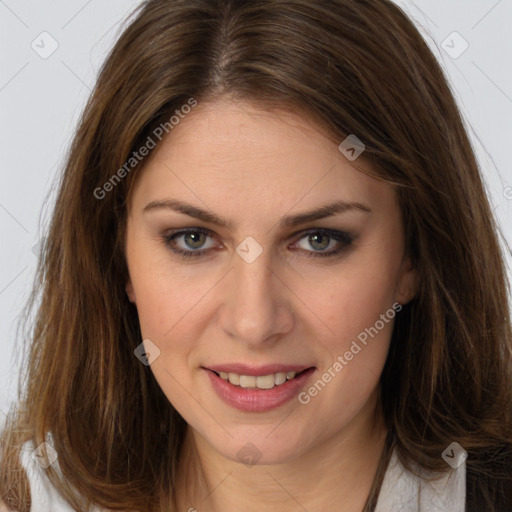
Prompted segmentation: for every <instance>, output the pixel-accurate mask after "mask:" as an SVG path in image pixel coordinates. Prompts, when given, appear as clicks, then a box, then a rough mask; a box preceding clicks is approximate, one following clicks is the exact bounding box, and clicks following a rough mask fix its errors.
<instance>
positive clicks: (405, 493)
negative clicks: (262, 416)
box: [20, 437, 466, 512]
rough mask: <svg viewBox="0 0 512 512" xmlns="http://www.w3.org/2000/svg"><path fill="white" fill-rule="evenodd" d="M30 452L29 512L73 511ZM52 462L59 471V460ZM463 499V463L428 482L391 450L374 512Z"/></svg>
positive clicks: (446, 510)
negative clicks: (407, 467)
mask: <svg viewBox="0 0 512 512" xmlns="http://www.w3.org/2000/svg"><path fill="white" fill-rule="evenodd" d="M49 442H51V437H50V438H49ZM33 451H34V445H33V443H32V442H31V441H28V442H26V443H25V444H24V445H23V447H22V452H21V457H20V458H21V464H22V465H23V467H24V468H25V470H26V472H27V476H28V478H29V481H30V489H31V492H32V507H31V508H30V512H50V511H51V512H74V511H73V509H72V508H71V507H70V506H69V505H68V504H67V503H66V502H65V501H64V500H63V499H62V498H61V497H60V496H59V494H58V493H57V491H56V489H55V488H54V487H53V486H52V485H51V484H50V481H49V480H48V478H47V477H46V475H45V469H44V468H43V467H41V466H40V465H39V464H38V463H37V462H36V459H35V458H34V457H33V455H32V453H33ZM53 464H54V467H55V468H56V469H57V470H58V459H57V460H56V461H55V462H54V463H53ZM465 501H466V464H465V462H464V463H462V464H461V465H460V466H459V467H458V468H457V469H453V470H450V471H449V472H448V473H446V474H445V475H443V476H442V477H441V478H440V479H439V480H437V481H435V482H429V481H427V480H426V479H424V478H421V477H418V476H416V475H415V474H413V473H411V472H410V471H407V470H406V469H405V468H404V467H403V466H402V464H401V463H400V461H399V460H398V457H397V456H396V453H395V452H393V453H392V455H391V459H390V461H389V465H388V468H387V470H386V474H385V475H384V480H383V482H382V487H381V490H380V493H379V499H378V502H377V507H376V509H375V512H464V509H465ZM91 512H100V509H98V508H96V507H95V508H93V509H92V511H91Z"/></svg>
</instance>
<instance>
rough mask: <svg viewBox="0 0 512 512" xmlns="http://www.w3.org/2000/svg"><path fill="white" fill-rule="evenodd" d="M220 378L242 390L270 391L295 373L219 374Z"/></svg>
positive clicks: (291, 377) (295, 373)
mask: <svg viewBox="0 0 512 512" xmlns="http://www.w3.org/2000/svg"><path fill="white" fill-rule="evenodd" d="M219 375H220V378H221V379H223V380H227V381H229V382H230V383H231V384H233V385H235V386H240V387H242V388H258V389H272V388H273V387H274V386H280V385H281V384H284V383H285V382H286V381H288V380H291V379H293V378H294V377H295V376H296V375H297V372H288V373H286V372H278V373H271V374H269V375H258V376H255V375H238V374H237V373H227V372H219Z"/></svg>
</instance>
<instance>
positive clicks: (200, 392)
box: [126, 101, 414, 464]
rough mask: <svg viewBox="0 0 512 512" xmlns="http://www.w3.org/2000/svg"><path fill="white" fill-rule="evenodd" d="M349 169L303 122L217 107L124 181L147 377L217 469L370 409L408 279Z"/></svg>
mask: <svg viewBox="0 0 512 512" xmlns="http://www.w3.org/2000/svg"><path fill="white" fill-rule="evenodd" d="M356 135H357V134H356ZM341 142H342V141H341V140H340V141H339V143H341ZM348 154H349V155H351V153H348ZM363 157H364V153H363ZM352 165H357V166H358V167H361V168H362V169H368V170H371V169H370V167H369V166H368V164H367V163H365V162H363V160H362V157H361V158H359V159H358V160H356V161H352V160H349V159H348V158H347V157H346V156H345V155H344V154H342V152H341V151H340V150H339V149H338V145H337V144H334V143H333V142H331V141H330V140H328V139H327V138H326V137H325V136H324V135H322V133H321V131H320V130H319V129H318V127H317V126H316V125H314V124H313V123H312V122H310V121H308V119H306V118H304V117H300V116H295V115H292V114H285V113H270V112H268V111H263V110H256V109H255V108H254V107H253V106H251V105H249V104H247V103H242V104H240V103H238V104H236V103H233V102H228V101H218V102H215V103H205V104H199V105H198V106H197V107H196V108H195V109H194V110H193V111H192V112H191V113H190V114H189V115H188V116H186V117H185V118H184V119H182V120H181V121H180V123H179V124H178V125H177V126H175V127H174V129H173V130H172V132H170V134H169V135H168V136H167V138H166V139H164V141H163V143H162V145H161V146H160V147H159V148H157V149H155V150H154V154H152V155H151V158H150V159H149V161H148V163H147V165H146V166H145V168H144V170H143V172H142V173H141V175H140V176H138V178H137V180H136V182H135V184H134V187H133V190H132V195H131V197H130V207H129V216H128V224H127V237H126V256H127V262H128V268H129V274H130V279H129V281H128V283H127V285H126V290H127V293H128V295H129V297H130V300H132V301H133V302H134V303H135V304H136V307H137V311H138V315H139V319H140V325H141V331H142V338H143V339H144V340H145V342H144V347H145V349H146V350H147V352H148V359H149V361H150V362H151V364H150V368H151V371H152V372H153V374H154V376H155V378H156V379H157V381H158V383H159V385H160V386H161V388H162V390H163V392H164V393H165V395H166V396H167V398H168V399H169V401H170V402H171V403H172V404H173V406H174V407H175V408H176V409H177V410H178V412H179V413H180V414H181V415H182V416H183V418H184V419H185V420H186V421H187V423H188V424H189V425H190V426H191V427H192V429H193V432H194V435H196V436H197V435H199V437H198V439H201V440H202V442H204V443H207V444H208V445H209V446H210V447H211V448H213V449H215V450H216V451H217V452H218V453H220V454H222V455H224V456H225V457H227V458H229V459H232V460H234V461H236V460H243V461H246V460H249V459H251V458H252V459H253V461H254V462H256V460H257V459H259V463H261V464H264V463H268V464H272V463H279V462H285V461H289V460H291V459H293V458H294V457H296V456H298V455H301V454H305V453H306V452H308V451H310V450H313V449H314V448H315V447H317V446H320V444H322V443H324V442H325V441H327V440H328V439H330V438H332V437H333V436H336V435H342V434H343V433H349V432H350V431H351V430H354V429H356V428H357V429H361V428H362V427H363V426H364V425H365V423H366V422H367V421H369V417H370V415H371V413H372V412H373V411H374V410H375V406H376V397H377V385H378V380H379V376H380V374H381V371H382V368H383V365H384V363H385V360H386V355H387V353H388V348H389V341H390V337H391V332H392V327H393V318H394V316H395V310H396V309H397V303H401V304H404V303H406V302H407V301H409V300H410V299H411V298H412V295H413V293H414V271H413V270H412V269H411V268H410V266H409V264H408V261H407V260H406V259H405V258H404V237H403V225H402V222H401V215H400V210H399V207H398V202H397V197H396V195H395V191H394V190H393V189H392V188H391V187H390V186H389V185H387V184H385V183H383V182H381V181H378V180H376V179H374V178H371V177H369V176H367V175H365V174H363V173H362V172H359V171H357V170H355V169H354V167H353V166H352ZM332 205H336V206H335V207H332V208H331V206H332ZM326 207H327V208H326ZM174 250H176V251H183V254H181V253H177V252H174ZM393 305H395V306H393ZM398 309H399V307H398ZM149 340H150V341H149ZM141 341H142V340H141ZM213 370H215V371H216V372H217V373H214V371H213ZM221 372H222V373H221ZM288 372H295V373H296V377H295V378H291V379H289V380H286V379H287V376H288V377H292V374H288ZM300 372H302V373H300ZM227 374H231V375H227ZM287 374H288V375H287ZM226 377H227V378H228V379H229V380H225V379H226ZM283 380H285V382H284V383H283ZM230 381H231V382H230ZM237 384H238V385H237ZM260 388H264V389H260Z"/></svg>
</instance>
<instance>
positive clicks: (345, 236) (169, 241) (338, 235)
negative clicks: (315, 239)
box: [162, 228, 354, 258]
mask: <svg viewBox="0 0 512 512" xmlns="http://www.w3.org/2000/svg"><path fill="white" fill-rule="evenodd" d="M190 233H194V234H204V235H206V236H210V237H211V236H212V235H213V233H212V232H211V231H210V230H208V229H204V228H191V229H186V230H182V231H178V232H175V233H170V234H166V235H164V236H163V237H162V241H163V243H164V245H165V246H166V247H167V248H168V249H169V250H171V251H172V252H173V253H175V254H178V255H179V256H180V257H182V258H191V257H196V258H197V257H201V256H203V255H204V254H206V253H207V252H208V251H210V250H211V248H210V249H200V250H197V251H192V250H191V251H184V250H182V249H177V248H176V247H175V246H174V245H173V243H174V240H175V239H176V238H178V237H179V236H183V235H187V234H190ZM316 234H321V235H324V236H327V237H328V238H331V239H333V240H336V241H338V242H340V243H341V244H342V245H341V246H340V247H338V248H337V249H335V250H330V251H328V252H319V251H306V253H308V254H307V257H308V258H329V257H333V256H336V255H338V254H340V253H342V252H343V251H344V250H346V249H347V248H348V246H349V245H350V244H351V243H352V242H353V241H354V237H353V236H352V235H350V234H349V233H347V232H345V231H337V230H332V229H325V228H316V229H308V230H307V231H304V232H302V233H301V236H300V238H298V239H297V240H296V242H300V241H301V240H302V239H303V238H306V237H307V236H310V235H316ZM296 242H294V243H296ZM299 250H300V249H299Z"/></svg>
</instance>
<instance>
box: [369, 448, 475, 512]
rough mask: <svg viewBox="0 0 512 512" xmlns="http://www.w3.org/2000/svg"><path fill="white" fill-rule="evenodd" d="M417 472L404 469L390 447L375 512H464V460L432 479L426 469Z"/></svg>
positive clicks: (394, 451)
mask: <svg viewBox="0 0 512 512" xmlns="http://www.w3.org/2000/svg"><path fill="white" fill-rule="evenodd" d="M418 473H419V474H421V475H422V476H421V477H420V476H417V475H415V474H414V473H412V472H411V471H408V470H406V469H405V468H404V466H403V465H402V464H401V463H400V461H399V459H398V456H397V455H396V450H393V453H392V455H391V459H390V461H389V466H388V469H387V470H386V474H385V475H384V480H383V482H382V487H381V490H380V493H379V498H378V501H377V506H376V508H375V512H464V510H465V503H466V463H465V461H464V462H463V463H462V464H461V465H460V466H459V467H458V468H457V469H450V471H448V472H447V473H446V474H444V475H442V476H440V477H439V478H438V479H436V480H433V481H429V480H428V479H427V472H426V471H424V470H423V471H421V470H418ZM433 476H435V474H433V473H432V474H431V476H430V478H432V477H433Z"/></svg>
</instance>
